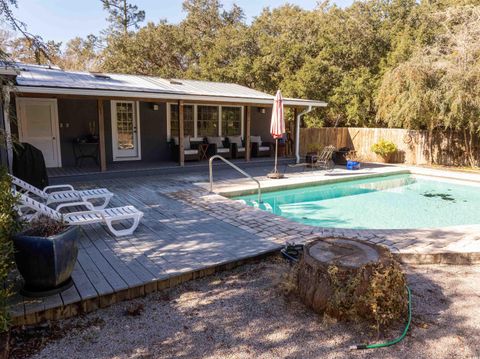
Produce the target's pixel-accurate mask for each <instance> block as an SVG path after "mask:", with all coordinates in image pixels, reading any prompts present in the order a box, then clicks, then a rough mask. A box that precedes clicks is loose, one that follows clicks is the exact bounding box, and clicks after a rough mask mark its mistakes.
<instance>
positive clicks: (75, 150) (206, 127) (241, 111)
mask: <svg viewBox="0 0 480 359" xmlns="http://www.w3.org/2000/svg"><path fill="white" fill-rule="evenodd" d="M2 71H3V74H4V75H7V76H11V77H12V79H13V84H14V85H13V86H12V87H10V91H9V93H10V95H9V96H6V97H5V102H6V103H4V104H3V106H4V108H8V107H10V108H15V109H16V118H17V121H15V122H14V121H10V119H9V113H8V111H4V112H3V115H4V116H3V117H4V118H3V119H2V124H3V126H2V127H4V129H5V131H6V132H7V133H14V134H15V133H17V134H18V137H19V139H20V141H21V142H28V143H31V144H33V145H34V146H36V147H37V148H39V149H41V151H42V153H43V155H44V158H45V162H46V165H47V167H71V166H76V164H77V161H76V159H78V157H79V156H80V157H82V156H84V155H87V156H88V155H89V154H95V156H98V159H99V161H98V163H99V167H100V168H101V170H102V171H107V170H108V167H109V165H110V164H113V163H116V162H121V161H138V162H140V163H143V162H145V163H146V162H155V161H159V162H161V161H170V160H172V153H171V152H172V146H171V141H172V140H173V139H176V141H177V146H176V147H175V148H176V149H177V151H178V156H176V157H175V158H176V159H177V160H178V162H179V164H180V165H182V166H183V165H184V161H185V142H188V137H187V140H185V136H189V137H190V139H191V140H202V139H203V138H205V137H207V136H219V137H222V138H225V137H226V136H241V138H242V139H243V142H244V146H245V151H246V154H245V158H246V160H247V161H248V160H249V159H250V155H251V154H250V136H253V135H255V136H261V137H262V138H263V139H265V140H271V136H270V134H269V128H270V117H271V109H272V105H273V99H274V96H272V95H270V94H266V93H263V92H260V91H256V90H253V89H250V88H248V87H245V86H240V85H237V84H232V83H218V82H208V81H194V80H178V79H163V78H159V77H151V76H140V75H124V74H107V73H89V72H76V71H64V70H62V69H60V68H58V67H53V66H41V65H27V64H21V63H17V64H15V66H14V72H12V68H7V67H4V68H2V70H0V72H2ZM284 105H285V106H286V107H291V108H294V110H295V113H296V114H298V116H297V128H298V126H299V121H300V116H301V115H302V114H303V113H306V112H308V111H310V110H311V109H312V108H314V107H324V106H326V103H325V102H322V101H314V100H304V99H294V98H286V99H285V101H284ZM10 122H12V123H11V124H10ZM298 135H299V131H298V130H297V131H296V136H297V137H296V148H297V156H298V142H299V137H298Z"/></svg>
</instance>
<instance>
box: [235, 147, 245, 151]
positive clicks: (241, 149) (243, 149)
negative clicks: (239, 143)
mask: <svg viewBox="0 0 480 359" xmlns="http://www.w3.org/2000/svg"><path fill="white" fill-rule="evenodd" d="M237 152H245V147H238V148H237Z"/></svg>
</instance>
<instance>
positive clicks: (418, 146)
mask: <svg viewBox="0 0 480 359" xmlns="http://www.w3.org/2000/svg"><path fill="white" fill-rule="evenodd" d="M381 139H385V140H387V141H392V142H393V143H395V144H396V145H397V147H398V151H397V153H396V154H395V155H394V157H393V161H394V162H396V163H407V164H417V165H422V164H439V165H448V166H468V165H470V163H469V160H468V156H467V155H466V153H467V152H468V151H466V145H465V138H464V136H463V134H459V133H454V132H452V131H436V132H434V133H433V134H432V136H431V137H430V136H429V134H428V132H427V131H412V130H404V129H395V128H355V127H350V128H346V127H339V128H329V127H325V128H302V129H301V130H300V153H301V154H302V155H304V154H305V153H307V152H308V151H310V150H312V147H315V146H316V147H324V146H328V145H334V146H335V147H336V148H341V147H349V148H351V149H354V150H356V151H357V155H358V156H359V158H360V159H361V160H363V161H375V160H378V158H377V157H376V155H375V154H374V153H373V152H372V151H371V149H370V148H371V147H372V145H373V144H374V143H376V142H378V141H379V140H381ZM471 153H473V157H474V160H475V162H476V165H477V166H478V165H479V164H480V140H479V138H478V137H476V138H474V139H473V141H472V151H471Z"/></svg>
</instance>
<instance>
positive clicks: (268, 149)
mask: <svg viewBox="0 0 480 359" xmlns="http://www.w3.org/2000/svg"><path fill="white" fill-rule="evenodd" d="M258 150H259V151H270V147H268V146H260V147H258Z"/></svg>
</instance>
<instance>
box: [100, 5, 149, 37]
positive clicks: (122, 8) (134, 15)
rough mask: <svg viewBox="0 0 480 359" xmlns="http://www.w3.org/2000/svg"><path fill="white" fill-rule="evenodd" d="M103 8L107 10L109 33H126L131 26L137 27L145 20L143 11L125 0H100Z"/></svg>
mask: <svg viewBox="0 0 480 359" xmlns="http://www.w3.org/2000/svg"><path fill="white" fill-rule="evenodd" d="M101 2H102V4H103V9H104V10H106V11H107V12H108V18H107V21H108V22H109V23H110V28H109V30H108V32H109V33H119V34H123V35H126V34H128V32H129V31H130V29H131V28H133V29H138V28H139V26H140V25H139V24H140V23H141V22H142V21H144V20H145V11H143V10H139V9H138V6H137V5H132V4H130V3H128V2H127V0H101Z"/></svg>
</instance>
